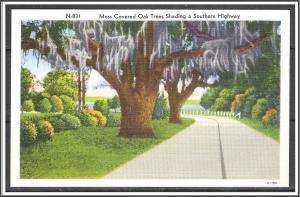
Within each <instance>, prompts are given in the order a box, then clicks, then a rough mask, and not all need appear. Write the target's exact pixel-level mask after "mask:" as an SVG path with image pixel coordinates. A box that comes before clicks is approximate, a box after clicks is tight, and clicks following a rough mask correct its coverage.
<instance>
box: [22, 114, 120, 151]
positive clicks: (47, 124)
mask: <svg viewBox="0 0 300 197" xmlns="http://www.w3.org/2000/svg"><path fill="white" fill-rule="evenodd" d="M110 121H111V120H110ZM106 122H107V120H106V117H105V116H104V115H102V113H101V112H99V111H96V110H88V109H85V110H83V111H81V112H76V113H74V114H63V113H23V114H22V115H21V139H20V140H21V145H23V146H26V145H30V144H33V143H34V142H36V141H47V140H51V139H52V138H53V136H54V133H55V132H60V131H62V130H68V129H77V128H79V127H81V126H82V125H83V126H99V127H103V126H105V125H106ZM110 124H117V123H110Z"/></svg>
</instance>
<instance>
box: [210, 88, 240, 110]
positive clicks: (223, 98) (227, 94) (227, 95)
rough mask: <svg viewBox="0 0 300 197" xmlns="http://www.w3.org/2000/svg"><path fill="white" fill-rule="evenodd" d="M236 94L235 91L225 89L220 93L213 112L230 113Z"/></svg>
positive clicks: (212, 107) (213, 106)
mask: <svg viewBox="0 0 300 197" xmlns="http://www.w3.org/2000/svg"><path fill="white" fill-rule="evenodd" d="M235 93H236V90H235V89H227V88H224V89H223V90H222V91H221V92H220V93H219V97H218V98H217V99H216V100H215V102H214V104H213V105H212V106H211V108H210V109H211V110H212V111H229V110H230V104H231V101H232V100H233V98H234V95H235Z"/></svg>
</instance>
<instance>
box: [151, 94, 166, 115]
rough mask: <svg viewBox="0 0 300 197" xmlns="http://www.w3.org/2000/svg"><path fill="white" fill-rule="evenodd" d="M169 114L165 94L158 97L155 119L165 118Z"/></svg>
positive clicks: (155, 106) (154, 113)
mask: <svg viewBox="0 0 300 197" xmlns="http://www.w3.org/2000/svg"><path fill="white" fill-rule="evenodd" d="M168 116H169V110H168V103H167V99H166V98H165V97H164V95H161V96H159V97H157V99H156V101H155V105H154V110H153V114H152V119H153V120H159V119H165V118H167V117H168Z"/></svg>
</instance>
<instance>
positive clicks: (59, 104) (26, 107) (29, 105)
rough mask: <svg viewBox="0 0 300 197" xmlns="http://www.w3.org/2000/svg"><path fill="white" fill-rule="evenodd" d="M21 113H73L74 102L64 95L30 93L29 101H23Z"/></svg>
mask: <svg viewBox="0 0 300 197" xmlns="http://www.w3.org/2000/svg"><path fill="white" fill-rule="evenodd" d="M22 111H25V112H31V111H38V112H43V113H49V112H65V113H73V112H74V111H75V102H74V101H73V99H72V98H71V97H69V96H66V95H61V96H56V95H53V96H50V95H49V94H48V93H32V95H31V99H28V100H25V101H24V103H23V105H22Z"/></svg>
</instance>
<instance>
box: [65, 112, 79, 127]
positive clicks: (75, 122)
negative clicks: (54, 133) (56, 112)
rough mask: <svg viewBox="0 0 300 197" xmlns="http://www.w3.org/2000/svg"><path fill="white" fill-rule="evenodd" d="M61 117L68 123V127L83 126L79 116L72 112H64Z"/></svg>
mask: <svg viewBox="0 0 300 197" xmlns="http://www.w3.org/2000/svg"><path fill="white" fill-rule="evenodd" d="M61 119H62V120H63V121H64V122H65V124H66V129H77V128H79V127H80V126H81V123H80V120H79V118H77V117H76V116H73V115H71V114H63V115H62V116H61Z"/></svg>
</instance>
